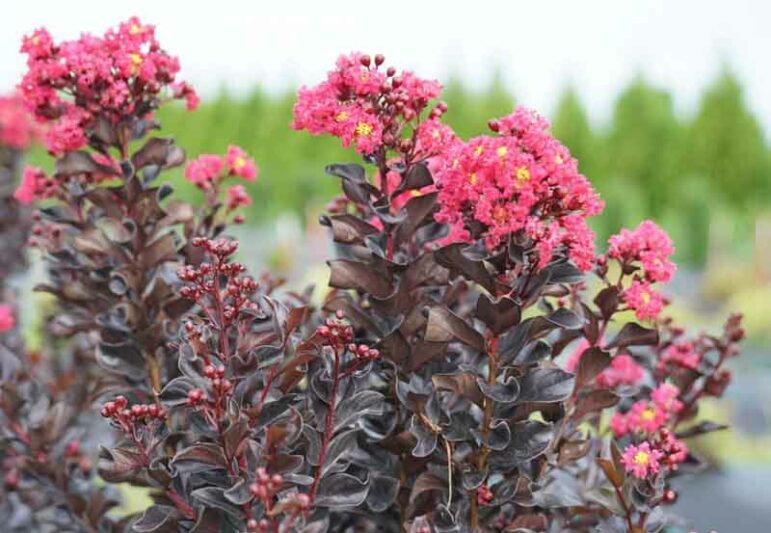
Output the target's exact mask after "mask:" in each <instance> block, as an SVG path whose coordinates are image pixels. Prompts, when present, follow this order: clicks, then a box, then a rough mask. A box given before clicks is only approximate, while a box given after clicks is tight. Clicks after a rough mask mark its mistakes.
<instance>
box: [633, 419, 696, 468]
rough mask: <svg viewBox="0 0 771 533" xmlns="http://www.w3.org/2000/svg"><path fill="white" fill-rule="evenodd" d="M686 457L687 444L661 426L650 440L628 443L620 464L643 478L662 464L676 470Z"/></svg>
mask: <svg viewBox="0 0 771 533" xmlns="http://www.w3.org/2000/svg"><path fill="white" fill-rule="evenodd" d="M687 457H688V446H686V444H685V443H684V442H683V441H681V440H680V439H678V438H677V437H675V435H674V433H672V432H671V431H670V430H668V429H666V428H662V429H661V430H660V431H659V432H658V433H657V434H656V436H655V438H654V439H653V440H652V441H643V442H642V443H640V444H639V445H634V444H630V445H628V446H627V447H626V448H625V449H624V453H623V455H622V457H621V464H623V465H624V467H625V468H626V471H627V472H629V473H630V474H632V475H633V476H635V477H636V478H638V479H645V478H647V477H648V476H650V475H652V474H657V473H658V472H659V471H660V470H661V468H662V466H663V467H666V468H668V469H669V470H677V468H678V466H679V464H680V463H682V462H683V461H685V460H686V458H687Z"/></svg>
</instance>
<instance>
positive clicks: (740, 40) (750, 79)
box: [0, 0, 771, 533]
mask: <svg viewBox="0 0 771 533" xmlns="http://www.w3.org/2000/svg"><path fill="white" fill-rule="evenodd" d="M279 4H280V5H274V4H270V5H268V4H263V3H262V2H256V1H229V0H219V1H217V2H191V1H187V2H181V1H176V0H175V1H172V0H166V1H164V2H158V1H145V0H134V1H122V2H118V1H111V2H94V1H85V0H77V1H73V0H70V1H62V0H46V1H42V0H38V1H29V2H14V3H13V5H10V4H9V5H8V6H6V7H5V9H4V10H3V11H4V13H3V17H0V64H2V65H3V67H2V69H0V90H2V91H8V90H11V89H12V88H13V86H14V85H15V83H16V82H17V80H18V78H19V76H20V75H21V73H22V72H23V69H24V62H23V58H22V57H21V56H20V55H19V54H18V48H19V44H20V39H21V36H22V35H23V34H25V33H27V32H29V31H31V30H33V29H34V28H37V27H40V26H45V27H47V28H48V29H49V30H50V31H51V32H52V34H53V35H54V36H55V38H57V39H61V38H71V37H74V36H76V35H77V34H78V33H79V32H81V31H93V32H101V31H102V30H103V29H104V28H105V27H107V26H110V25H114V24H116V23H117V22H119V21H121V20H123V19H125V18H127V17H128V16H131V15H138V16H140V17H141V18H142V19H143V21H145V22H148V23H152V24H155V25H156V26H157V33H158V35H159V38H160V41H161V43H162V44H163V45H164V47H165V48H166V49H167V50H169V51H170V52H171V53H173V54H175V55H178V56H179V57H180V60H181V63H182V69H183V70H182V72H183V77H184V78H185V79H188V80H189V81H191V82H192V83H193V85H194V86H195V87H196V88H197V89H198V90H199V92H200V93H201V96H202V105H201V106H200V108H199V109H198V110H197V111H195V112H193V113H188V112H187V111H185V110H184V108H183V107H182V106H170V107H167V108H165V109H163V110H162V111H161V112H160V115H159V118H160V119H161V122H162V124H163V131H164V133H166V134H170V135H173V136H175V137H176V138H177V140H178V142H179V144H181V145H182V146H183V147H185V148H186V149H187V151H188V154H189V155H191V156H197V155H198V154H201V153H212V152H213V153H219V152H223V151H224V150H225V148H226V147H227V145H228V144H230V143H234V144H238V145H241V146H242V147H244V148H245V149H246V150H247V151H248V152H250V153H251V154H252V155H253V156H254V157H255V158H256V160H257V161H258V164H259V166H260V178H259V180H258V181H257V182H256V183H255V184H250V187H251V188H252V191H251V192H252V194H253V196H254V198H255V202H254V204H253V205H252V206H251V208H250V211H249V212H248V214H247V220H248V222H247V224H246V225H245V226H243V227H241V228H239V236H240V237H242V251H241V255H242V257H241V258H242V259H243V260H244V261H246V262H247V263H249V264H250V265H252V267H253V268H256V269H260V268H266V267H270V268H273V269H279V270H280V271H282V272H284V273H285V274H286V275H287V277H288V278H289V279H290V281H291V283H293V284H297V285H300V284H305V283H317V284H318V285H319V286H320V287H323V285H324V284H325V281H326V279H325V276H326V274H325V270H324V264H323V259H324V257H325V256H326V255H327V254H328V253H329V250H328V248H327V245H326V244H325V243H326V240H325V239H323V238H318V237H319V233H320V229H319V228H318V224H317V217H318V214H319V213H320V212H321V211H322V210H323V208H324V205H325V204H326V203H327V202H328V201H329V199H330V198H331V197H332V196H333V194H334V193H335V187H336V181H335V180H333V179H331V178H327V177H325V176H324V173H323V167H324V165H325V164H327V163H329V162H332V161H337V162H343V161H352V160H354V159H355V155H354V154H353V153H352V152H350V151H345V150H343V149H341V148H340V147H339V146H338V143H337V141H336V140H335V139H326V138H314V137H311V136H309V135H307V134H305V133H298V132H294V131H292V130H291V129H290V128H289V123H290V121H291V110H292V105H293V102H294V93H295V91H296V89H297V87H298V86H299V85H302V84H312V83H315V82H316V81H317V80H319V79H320V78H321V77H322V76H323V75H324V73H325V72H326V70H328V69H329V68H331V66H332V64H333V62H334V60H335V58H336V57H337V55H338V54H340V53H342V52H348V51H351V50H361V51H364V52H367V53H372V54H374V53H377V52H380V53H383V54H385V55H386V58H387V63H388V64H394V65H397V66H399V67H403V68H408V69H412V70H415V71H416V72H418V73H420V74H421V75H422V76H426V77H429V76H433V77H436V78H438V79H440V80H441V81H442V82H443V83H444V85H445V93H444V99H445V100H446V101H447V103H448V104H449V109H450V111H449V112H448V114H447V115H445V118H446V120H447V122H448V123H449V124H450V125H451V126H453V127H454V128H455V130H456V131H457V132H458V133H459V134H460V135H462V136H465V137H467V136H472V135H477V134H481V133H484V132H485V130H486V123H487V120H488V119H489V118H493V117H498V116H501V115H504V114H507V113H508V112H510V111H511V109H512V107H513V106H514V105H515V104H524V105H527V106H529V107H534V108H536V109H538V110H539V111H540V112H541V113H542V114H544V115H545V116H547V117H548V118H549V119H550V120H551V122H552V125H553V131H554V133H555V134H556V135H557V136H558V137H559V138H560V139H561V140H562V141H563V142H564V143H565V144H566V145H567V146H568V147H569V148H570V149H571V151H572V152H573V153H574V155H575V156H576V157H577V158H578V159H579V161H580V167H581V169H582V171H583V172H584V174H586V175H587V176H588V177H589V178H590V179H591V180H592V181H593V182H594V184H595V186H596V188H597V189H598V190H599V191H600V193H601V194H602V196H603V197H604V199H605V200H606V202H607V206H608V207H607V209H606V212H605V213H604V214H603V215H602V216H601V217H598V219H597V220H596V221H595V224H594V227H595V229H596V231H597V233H598V240H599V241H600V242H602V241H604V239H606V238H607V236H608V235H609V234H611V233H613V232H616V231H617V230H618V228H620V227H621V226H631V225H636V224H637V223H638V222H639V221H640V220H642V219H643V218H652V219H654V220H655V221H656V222H657V223H659V224H660V225H661V226H663V227H664V228H665V229H666V230H667V231H668V232H669V233H670V234H671V235H672V237H673V238H674V239H675V242H676V245H677V255H676V259H677V260H678V263H679V265H680V268H679V272H678V275H677V277H676V279H675V282H674V283H673V284H672V286H671V287H670V292H671V293H672V295H673V296H676V297H677V304H676V305H675V306H674V307H673V309H672V312H673V314H675V315H676V316H678V317H681V318H682V319H683V320H687V321H688V322H690V323H693V324H695V325H696V326H697V327H699V328H705V329H712V328H716V327H718V326H719V324H720V320H721V319H722V317H723V316H724V315H725V314H726V313H727V312H728V311H730V310H742V311H744V312H745V314H746V319H747V327H748V332H749V340H748V343H747V349H746V354H745V355H744V357H742V359H741V360H738V361H735V364H734V366H733V370H734V372H735V382H734V384H733V385H732V386H731V388H730V392H729V394H728V398H727V401H726V402H724V403H722V404H721V405H720V406H717V405H715V404H711V405H707V406H706V409H705V411H704V413H703V414H704V416H710V417H712V418H713V419H717V420H719V421H728V422H730V423H731V425H732V428H733V429H732V431H731V432H724V433H722V434H716V435H714V436H713V437H710V438H709V439H707V440H706V442H705V443H704V445H703V447H702V448H701V449H700V450H699V451H700V452H701V453H703V454H704V455H706V456H709V457H711V458H713V459H714V464H715V465H716V466H715V467H714V469H713V470H712V471H710V472H709V473H707V475H705V476H702V477H699V478H694V479H692V480H688V479H685V480H683V482H682V485H687V486H688V490H686V491H683V497H682V499H681V501H680V502H679V504H678V505H679V507H680V508H681V510H682V512H683V513H684V514H686V515H688V516H689V517H691V518H692V519H693V526H694V528H696V529H698V530H699V531H707V530H709V529H711V528H714V529H718V530H720V531H722V532H753V533H758V532H761V531H771V505H769V504H771V492H769V491H768V490H767V487H768V485H769V483H771V386H770V385H771V143H770V142H769V132H770V131H771V98H769V97H770V96H771V69H770V68H768V59H767V57H768V51H769V50H771V32H769V31H768V29H767V20H768V19H769V17H770V16H771V4H768V3H766V2H762V1H760V0H757V1H755V2H753V1H749V0H747V1H744V0H734V1H733V2H730V3H725V2H720V1H712V0H709V1H704V0H703V1H690V0H688V1H678V2H666V1H646V2H618V1H614V0H596V1H595V0H585V1H582V2H572V1H562V2H557V1H545V2H535V1H529V2H521V1H507V2H491V1H484V0H475V1H473V2H420V3H419V2H414V1H402V0H389V1H386V2H379V3H368V2H361V1H359V2H341V1H335V2H333V1H327V2H318V1H307V2H294V1H285V2H281V3H279ZM29 159H30V162H32V163H34V164H38V165H40V166H43V167H50V159H49V158H48V157H47V156H46V154H45V153H43V152H42V150H36V151H33V153H31V154H30V155H29ZM171 179H172V181H173V182H174V183H175V185H176V186H177V187H178V189H179V190H180V191H181V192H182V194H184V195H187V196H189V197H190V198H194V196H195V195H196V194H198V193H197V191H195V190H194V189H193V188H191V187H190V186H189V184H187V183H185V182H184V180H183V179H182V178H181V175H180V174H179V173H177V174H174V175H173V176H172V178H171ZM38 271H39V269H38ZM39 275H40V274H39V272H35V271H34V270H33V272H32V273H31V274H30V275H29V276H28V278H29V279H26V280H24V283H25V284H26V285H27V286H30V285H31V284H33V283H34V280H35V278H36V277H37V276H39ZM319 290H321V289H319ZM28 301H29V302H31V303H32V302H34V298H30V299H28ZM33 307H34V306H33V305H30V309H29V310H28V311H27V313H28V314H29V315H30V316H34V310H33Z"/></svg>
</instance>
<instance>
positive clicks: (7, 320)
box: [0, 304, 16, 333]
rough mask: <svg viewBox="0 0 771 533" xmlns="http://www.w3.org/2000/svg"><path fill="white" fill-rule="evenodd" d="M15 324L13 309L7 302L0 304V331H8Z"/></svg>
mask: <svg viewBox="0 0 771 533" xmlns="http://www.w3.org/2000/svg"><path fill="white" fill-rule="evenodd" d="M15 325H16V318H15V317H14V315H13V309H12V308H11V306H10V305H8V304H0V333H2V332H3V331H8V330H9V329H11V328H13V326H15Z"/></svg>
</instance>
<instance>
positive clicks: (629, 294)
mask: <svg viewBox="0 0 771 533" xmlns="http://www.w3.org/2000/svg"><path fill="white" fill-rule="evenodd" d="M624 301H625V302H626V304H627V305H628V306H629V308H630V309H633V310H634V312H635V316H637V318H638V319H639V320H649V319H650V320H653V319H655V318H657V317H658V316H659V314H660V313H661V311H662V310H663V309H664V297H663V296H662V295H661V293H659V292H657V291H654V290H653V289H651V287H650V284H648V283H645V282H641V281H639V280H634V281H633V282H632V285H631V286H630V287H629V288H628V289H626V290H625V291H624Z"/></svg>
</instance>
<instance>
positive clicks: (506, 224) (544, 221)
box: [435, 107, 603, 270]
mask: <svg viewBox="0 0 771 533" xmlns="http://www.w3.org/2000/svg"><path fill="white" fill-rule="evenodd" d="M490 126H491V128H492V129H493V131H495V132H498V133H499V135H498V136H480V137H475V138H472V139H471V140H469V141H468V142H461V143H455V144H453V145H452V146H450V147H449V148H448V149H447V150H446V151H445V152H444V153H443V155H442V156H441V160H442V164H441V165H440V166H439V168H438V169H437V171H436V175H435V178H436V181H437V185H438V187H439V198H438V201H439V205H440V211H439V213H438V214H437V215H436V219H437V221H439V222H444V223H447V224H449V225H450V228H451V229H450V236H449V237H448V241H451V242H472V241H474V240H476V239H480V238H481V239H484V242H485V244H486V245H487V247H488V249H490V250H494V249H496V248H498V247H499V246H500V245H501V244H502V243H505V242H506V241H507V239H508V236H509V235H511V234H517V233H521V234H522V235H524V236H525V237H528V238H529V239H531V240H532V242H533V244H534V248H535V254H536V255H537V262H538V264H539V266H541V267H543V266H545V265H546V264H547V263H548V262H549V261H550V260H551V259H552V257H553V256H554V255H555V254H557V253H563V254H564V255H567V256H569V257H570V258H571V259H572V260H573V261H574V262H575V264H576V265H577V266H578V267H579V268H581V269H582V270H589V269H590V268H591V266H592V264H593V261H594V233H593V232H592V231H591V229H589V226H588V225H587V223H586V219H587V217H589V216H594V215H597V214H599V213H600V212H601V211H602V209H603V202H602V201H601V200H600V199H599V196H598V195H597V193H596V192H595V191H594V189H593V188H592V186H591V183H589V181H588V180H587V179H586V178H585V177H584V176H583V175H582V174H580V173H579V172H578V164H577V162H576V160H575V159H574V158H573V157H571V156H570V153H569V152H568V150H567V148H565V147H564V146H563V145H562V144H561V143H560V142H559V141H557V140H556V139H555V138H554V137H553V136H552V135H551V134H550V133H549V132H548V126H549V125H548V122H547V121H546V120H545V119H543V118H542V117H540V116H539V115H537V114H536V113H535V112H533V111H530V110H528V109H525V108H522V107H519V108H517V109H516V110H515V111H514V113H512V114H511V115H509V116H506V117H503V118H501V119H499V120H495V121H492V122H491V123H490Z"/></svg>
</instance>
